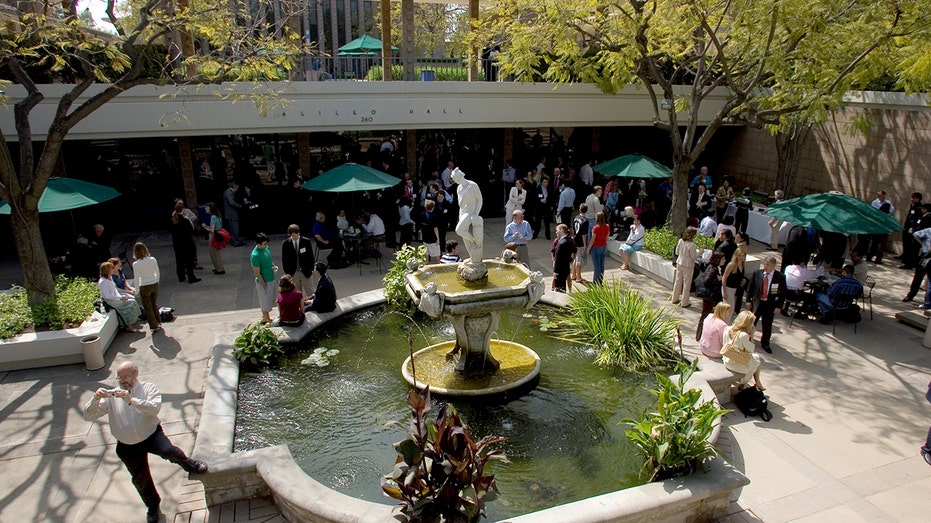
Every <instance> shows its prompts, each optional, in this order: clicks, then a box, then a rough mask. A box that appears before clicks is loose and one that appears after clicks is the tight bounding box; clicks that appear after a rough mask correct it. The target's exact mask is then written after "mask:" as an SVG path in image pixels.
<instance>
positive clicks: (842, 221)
mask: <svg viewBox="0 0 931 523" xmlns="http://www.w3.org/2000/svg"><path fill="white" fill-rule="evenodd" d="M766 212H767V214H769V215H770V216H772V217H774V218H778V219H780V220H784V221H786V222H789V223H793V224H795V225H801V226H802V227H814V228H815V229H818V230H822V231H827V232H839V233H844V234H885V233H891V232H898V231H901V230H902V225H901V224H899V222H898V221H896V219H895V218H893V217H892V216H891V215H889V214H886V213H884V212H882V211H880V210H879V209H877V208H875V207H873V206H872V205H870V204H868V203H866V202H864V201H863V200H859V199H857V198H854V197H853V196H848V195H846V194H843V193H841V192H837V191H831V192H826V193H817V194H808V195H805V196H801V197H799V198H791V199H788V200H783V201H781V202H775V203H773V204H772V205H770V206H769V209H767V211H766Z"/></svg>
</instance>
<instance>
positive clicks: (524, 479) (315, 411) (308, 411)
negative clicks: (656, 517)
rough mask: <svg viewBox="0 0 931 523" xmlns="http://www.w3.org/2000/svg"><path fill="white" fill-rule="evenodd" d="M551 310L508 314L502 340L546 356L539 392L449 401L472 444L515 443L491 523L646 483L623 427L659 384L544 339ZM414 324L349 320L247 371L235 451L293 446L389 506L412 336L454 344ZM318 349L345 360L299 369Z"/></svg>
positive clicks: (392, 318)
mask: <svg viewBox="0 0 931 523" xmlns="http://www.w3.org/2000/svg"><path fill="white" fill-rule="evenodd" d="M553 312H554V309H552V308H550V307H546V306H537V307H534V308H533V309H532V310H531V311H529V312H528V311H506V312H504V313H503V314H502V317H501V323H500V325H499V328H498V332H497V335H496V336H495V337H496V338H501V339H506V340H509V341H514V342H517V343H522V344H524V345H526V346H528V347H530V348H532V349H533V350H535V351H536V352H537V353H538V354H539V355H540V358H541V360H542V370H541V374H540V381H539V384H538V385H537V386H536V388H535V389H533V390H532V391H531V392H529V393H527V394H525V395H523V396H521V397H519V398H515V399H510V400H509V399H507V398H499V399H497V400H495V401H493V402H489V401H487V400H485V401H483V400H459V399H455V398H449V399H448V401H449V402H450V403H451V404H452V405H454V406H455V408H456V409H457V410H458V411H459V412H460V414H461V415H462V417H463V420H464V422H465V423H466V425H468V426H469V428H470V429H471V431H472V433H473V435H474V436H475V437H476V438H477V439H478V438H481V437H482V436H486V435H489V434H494V435H499V436H505V437H507V438H508V440H507V441H505V442H504V443H502V444H501V445H500V446H501V448H503V449H504V451H505V453H506V454H507V456H508V459H510V460H511V462H512V463H511V464H510V465H504V464H499V463H493V464H491V466H490V470H491V471H492V472H493V473H494V474H495V476H496V478H497V482H498V488H499V490H500V491H501V494H500V495H498V496H495V497H493V498H492V499H491V500H489V501H488V503H487V513H488V518H489V519H488V521H496V520H500V519H504V518H507V517H512V516H516V515H519V514H525V513H528V512H532V511H535V510H540V509H543V508H548V507H552V506H556V505H560V504H563V503H568V502H571V501H577V500H580V499H585V498H588V497H591V496H595V495H598V494H604V493H606V492H611V491H614V490H618V489H621V488H625V487H629V486H633V485H637V484H640V483H642V482H641V481H640V480H639V478H638V475H637V473H638V471H639V468H640V465H641V460H640V458H639V456H638V455H637V454H636V452H635V449H634V447H633V445H631V444H630V443H629V442H628V441H627V438H626V437H625V435H624V430H625V426H624V425H618V422H620V420H622V419H623V418H625V417H634V418H637V417H639V416H640V414H641V413H642V412H643V411H644V410H646V409H648V408H651V406H652V405H653V404H654V402H655V398H654V397H653V396H652V395H650V394H649V392H647V391H646V390H645V388H646V387H652V386H653V385H654V382H653V379H652V377H650V376H643V375H631V374H627V373H623V372H620V371H617V370H614V369H604V368H600V367H597V366H595V365H594V364H593V363H592V361H593V359H594V357H595V353H594V351H593V350H592V349H590V348H588V347H583V346H577V345H572V344H568V343H566V342H564V341H560V340H556V339H554V338H552V337H550V336H549V335H548V334H547V333H546V332H544V331H546V330H548V328H549V319H550V318H551V317H552V314H553ZM416 323H417V325H416V326H413V322H412V321H411V320H410V319H408V318H406V317H403V316H400V315H397V314H390V313H385V311H384V310H383V309H380V308H379V309H370V310H366V311H362V312H359V313H355V314H350V315H347V316H345V317H343V318H342V319H340V320H336V321H334V322H331V323H329V324H327V326H326V327H324V328H322V329H318V330H317V331H315V332H314V333H312V334H311V335H310V336H309V337H308V341H306V342H305V344H304V346H303V347H304V348H303V350H301V351H297V352H295V353H291V354H290V355H289V357H288V358H286V360H285V361H283V362H282V365H281V366H280V368H277V369H270V370H265V371H263V372H261V373H259V374H244V375H243V376H242V377H241V379H240V385H239V411H238V415H237V421H236V443H235V447H236V450H237V451H244V450H251V449H256V448H262V447H267V446H271V445H278V444H287V445H288V446H289V448H290V450H291V453H292V454H293V455H294V458H295V460H296V461H297V463H298V464H299V465H300V466H301V467H302V468H303V469H304V470H305V471H306V472H307V473H308V474H309V475H311V476H312V477H313V478H314V479H316V480H317V481H319V482H321V483H323V484H325V485H327V486H329V487H331V488H333V489H335V490H338V491H340V492H342V493H344V494H347V495H350V496H353V497H357V498H361V499H365V500H368V501H373V502H378V503H384V504H387V505H394V504H395V500H393V499H391V498H388V497H387V496H385V495H384V494H382V492H381V489H380V487H379V480H380V478H381V476H382V475H384V474H386V473H388V472H390V471H391V468H392V466H393V465H394V461H395V458H396V456H397V455H396V453H395V452H394V449H393V448H392V444H393V443H395V442H397V441H400V440H402V439H404V438H405V433H404V431H403V430H402V429H401V428H399V427H397V426H396V425H393V424H391V422H401V423H402V424H404V425H405V426H406V425H407V424H408V422H409V420H410V411H409V409H408V406H407V404H406V403H405V398H406V395H407V392H408V390H410V387H409V385H408V384H407V383H406V382H405V381H404V379H403V378H402V377H401V372H400V368H401V364H402V363H403V362H404V359H405V358H407V356H408V355H409V353H408V346H407V331H408V330H411V329H412V330H413V332H414V350H415V351H416V350H419V349H420V348H422V347H425V346H427V345H431V344H434V343H438V342H441V341H445V340H449V339H452V338H453V336H454V331H453V328H452V326H451V325H449V324H448V323H447V322H445V321H443V320H430V319H422V320H421V319H418V321H417V322H416ZM541 325H542V329H541ZM319 347H326V348H327V349H338V350H339V351H340V352H339V354H336V355H334V356H331V357H330V358H329V360H330V362H329V365H327V366H325V367H319V366H316V365H308V364H302V363H301V362H302V360H304V359H306V358H307V357H308V356H309V355H310V353H312V352H313V350H314V349H317V348H319ZM433 400H434V403H437V402H439V401H442V400H443V398H437V397H434V398H433ZM433 412H434V414H435V413H436V412H437V411H436V410H434V411H433Z"/></svg>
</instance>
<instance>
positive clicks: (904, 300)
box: [902, 296, 912, 303]
mask: <svg viewBox="0 0 931 523" xmlns="http://www.w3.org/2000/svg"><path fill="white" fill-rule="evenodd" d="M902 301H903V302H906V303H908V302H910V301H912V297H911V296H906V297H904V298H902Z"/></svg>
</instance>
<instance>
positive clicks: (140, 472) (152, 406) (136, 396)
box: [84, 361, 208, 523]
mask: <svg viewBox="0 0 931 523" xmlns="http://www.w3.org/2000/svg"><path fill="white" fill-rule="evenodd" d="M116 379H117V381H118V382H119V387H117V388H113V389H105V388H99V389H97V390H96V391H94V397H93V398H91V399H90V401H88V402H87V404H86V405H84V419H85V420H87V421H93V420H95V419H97V418H100V417H102V416H105V415H106V416H109V420H110V432H111V433H112V434H113V437H114V438H116V441H117V443H116V455H117V456H118V457H119V458H120V461H122V462H123V465H125V466H126V470H127V471H129V474H130V475H131V476H132V481H133V486H135V487H136V491H137V492H138V493H139V497H141V498H142V502H143V503H145V506H146V508H147V509H148V512H147V514H146V522H147V523H158V521H159V519H160V517H161V510H160V509H159V505H160V504H161V501H162V498H161V496H159V495H158V490H157V489H156V488H155V482H154V481H153V480H152V473H151V471H150V470H149V458H148V455H149V454H155V455H156V456H158V457H160V458H162V459H165V460H168V461H170V462H172V463H175V464H177V465H178V466H180V467H181V468H182V469H184V470H185V471H186V472H188V473H190V474H204V473H206V472H207V470H208V467H207V464H206V463H204V462H202V461H198V460H196V459H192V458H189V457H188V456H187V454H185V453H184V451H183V450H181V449H180V448H178V447H176V446H174V445H173V444H172V443H171V440H169V439H168V437H167V436H165V432H164V431H163V430H162V425H161V421H160V420H159V419H158V413H159V411H160V410H161V408H162V394H161V392H159V390H158V387H156V386H155V384H153V383H149V382H145V381H142V380H140V379H139V369H138V368H137V367H136V364H135V363H133V362H131V361H124V362H123V363H121V364H120V365H119V367H117V371H116Z"/></svg>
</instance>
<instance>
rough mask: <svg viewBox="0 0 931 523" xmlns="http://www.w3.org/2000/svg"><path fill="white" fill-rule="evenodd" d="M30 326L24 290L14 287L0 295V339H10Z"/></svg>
mask: <svg viewBox="0 0 931 523" xmlns="http://www.w3.org/2000/svg"><path fill="white" fill-rule="evenodd" d="M31 324H32V311H30V310H29V304H28V303H27V302H26V290H25V289H23V288H22V287H19V286H16V285H14V286H13V287H12V288H11V289H10V292H8V293H3V294H0V338H2V339H6V338H12V337H13V336H16V335H17V334H19V333H21V332H23V331H24V330H26V327H28V326H29V325H31Z"/></svg>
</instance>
